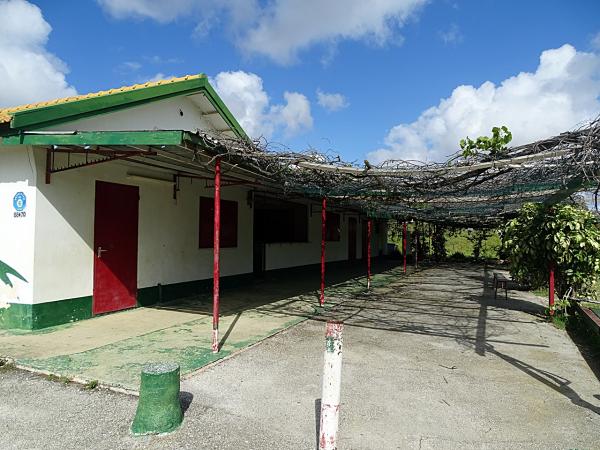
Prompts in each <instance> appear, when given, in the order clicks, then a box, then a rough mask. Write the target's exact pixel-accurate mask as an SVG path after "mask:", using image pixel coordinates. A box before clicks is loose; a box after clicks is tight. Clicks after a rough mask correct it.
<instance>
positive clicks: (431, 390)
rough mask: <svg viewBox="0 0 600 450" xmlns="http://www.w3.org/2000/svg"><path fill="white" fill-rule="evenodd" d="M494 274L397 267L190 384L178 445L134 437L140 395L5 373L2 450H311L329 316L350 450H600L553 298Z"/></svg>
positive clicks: (584, 371)
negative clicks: (508, 284)
mask: <svg viewBox="0 0 600 450" xmlns="http://www.w3.org/2000/svg"><path fill="white" fill-rule="evenodd" d="M486 278H487V279H489V278H491V274H490V273H487V274H486V273H485V272H484V270H483V269H478V268H473V267H469V266H454V267H438V268H432V269H427V270H423V271H421V272H418V273H415V274H413V275H411V276H409V277H403V276H401V275H400V274H399V270H398V269H393V270H391V271H388V272H386V273H385V274H382V275H381V276H380V278H379V279H378V280H377V281H376V282H375V283H374V285H375V289H374V291H373V293H371V294H369V295H361V293H357V292H355V293H348V294H347V295H346V301H345V302H344V303H343V304H342V305H340V306H338V307H337V308H335V309H334V310H331V311H329V312H328V313H327V317H324V316H319V317H317V318H316V319H313V320H308V321H304V322H303V323H300V324H299V325H297V326H295V327H292V328H290V329H288V330H287V331H285V332H283V333H280V334H278V335H276V336H274V337H272V338H270V339H267V340H265V341H263V342H262V343H261V344H260V345H257V346H254V347H252V348H250V349H248V350H247V351H244V352H242V353H239V354H238V355H236V356H235V357H233V358H230V359H227V360H226V361H223V362H221V363H219V364H216V365H213V366H211V367H209V368H207V369H206V370H204V371H202V372H199V373H197V374H194V375H192V376H190V377H188V378H186V379H184V380H183V382H182V390H183V391H184V392H183V393H182V399H183V400H184V404H185V406H186V408H187V410H186V419H185V422H184V425H183V427H182V428H181V429H180V430H179V431H177V432H176V433H174V434H172V435H168V436H159V437H144V438H133V437H131V436H129V434H128V431H127V427H128V425H129V423H130V420H131V418H132V417H133V414H134V411H135V399H134V398H132V397H128V396H125V395H117V394H113V393H109V392H106V391H97V392H93V393H87V392H83V391H81V390H80V388H77V387H74V386H67V387H65V386H62V385H61V384H58V383H50V382H47V381H45V380H43V379H39V378H38V379H34V378H32V376H31V375H28V374H22V373H19V372H4V373H2V374H0V398H2V399H3V402H0V431H1V432H0V448H41V447H44V448H45V449H48V448H83V447H93V448H199V447H203V448H219V449H229V448H231V449H241V448H244V449H246V448H248V449H254V448H261V449H271V448H273V449H281V448H290V449H304V448H306V449H310V448H315V442H316V441H315V439H316V423H318V417H317V414H316V412H317V411H318V404H319V397H320V389H321V369H322V362H323V360H322V352H323V348H324V323H323V321H324V320H326V319H327V318H328V317H332V318H336V319H343V320H345V322H346V329H345V335H344V345H345V351H344V364H343V375H342V376H343V382H342V409H341V423H340V448H353V449H392V448H408V449H413V448H414V449H426V448H436V449H440V448H442V449H446V448H448V449H454V448H461V449H464V448H467V449H468V448H491V449H507V448H528V449H529V448H535V449H554V448H556V449H565V448H579V449H594V448H600V431H599V430H600V383H599V382H598V378H596V376H595V375H594V373H593V371H592V370H591V369H590V367H589V366H588V364H587V363H586V361H585V359H584V358H583V357H582V354H581V353H580V351H579V349H578V348H577V346H575V345H574V344H573V342H572V341H571V339H570V338H569V336H568V335H567V334H566V333H565V332H564V331H561V330H558V329H556V328H555V327H554V326H552V325H551V324H549V323H546V322H545V321H544V320H543V319H542V318H541V316H540V314H541V312H542V311H543V307H544V305H543V303H544V299H539V298H536V297H533V296H532V295H530V294H527V293H523V292H515V291H510V292H509V300H508V301H505V300H504V298H503V296H499V298H498V300H497V301H494V300H493V293H492V292H491V290H490V289H488V288H485V280H486ZM42 405H43V406H42ZM91 430H93V431H91Z"/></svg>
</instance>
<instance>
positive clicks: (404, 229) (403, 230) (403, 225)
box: [402, 222, 406, 273]
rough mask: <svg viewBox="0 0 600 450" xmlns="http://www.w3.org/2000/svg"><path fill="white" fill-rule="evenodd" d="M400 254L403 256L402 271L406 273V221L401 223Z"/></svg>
mask: <svg viewBox="0 0 600 450" xmlns="http://www.w3.org/2000/svg"><path fill="white" fill-rule="evenodd" d="M402 256H403V258H404V273H406V222H404V223H403V224H402Z"/></svg>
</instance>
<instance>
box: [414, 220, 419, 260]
mask: <svg viewBox="0 0 600 450" xmlns="http://www.w3.org/2000/svg"><path fill="white" fill-rule="evenodd" d="M418 224H419V222H417V221H415V269H416V268H417V267H418V266H419V228H418Z"/></svg>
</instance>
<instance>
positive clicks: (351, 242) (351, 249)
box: [348, 217, 356, 261]
mask: <svg viewBox="0 0 600 450" xmlns="http://www.w3.org/2000/svg"><path fill="white" fill-rule="evenodd" d="M348 259H349V260H350V261H354V260H355V259H356V219H355V218H354V217H350V218H348Z"/></svg>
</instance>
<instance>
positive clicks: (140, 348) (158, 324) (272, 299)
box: [0, 261, 390, 391]
mask: <svg viewBox="0 0 600 450" xmlns="http://www.w3.org/2000/svg"><path fill="white" fill-rule="evenodd" d="M363 266H364V264H361V263H360V262H357V263H356V264H346V263H342V264H339V263H338V264H331V265H330V267H329V269H328V273H327V280H328V282H329V285H330V286H329V287H328V289H327V300H328V302H327V305H326V306H327V307H330V306H331V305H332V304H335V303H337V302H339V301H341V300H342V298H343V297H344V295H347V294H350V293H352V292H360V291H363V290H364V289H365V283H366V281H365V280H364V277H363V276H362V275H364V272H365V268H364V267H363ZM386 267H390V263H389V262H386V261H379V262H378V263H377V265H376V268H378V269H379V270H383V269H384V268H386ZM319 276H320V275H319V272H318V271H315V270H314V269H313V268H308V269H299V270H298V271H297V272H296V273H294V274H291V273H289V272H284V273H276V274H272V275H270V276H268V277H267V278H265V279H263V280H260V281H257V282H255V283H253V284H250V285H246V286H243V287H240V288H236V289H226V290H224V291H222V294H221V309H220V313H221V317H220V324H219V325H220V326H219V328H220V345H221V351H220V352H219V353H218V354H214V353H213V352H212V349H211V337H212V296H211V295H209V294H205V295H199V296H194V297H189V298H182V299H179V300H177V301H175V302H171V303H167V304H164V305H158V306H156V307H150V308H137V309H132V310H129V311H123V312H119V313H114V314H108V315H103V316H100V317H97V318H94V319H91V320H86V321H81V322H76V323H71V324H67V325H61V326H57V327H51V328H48V329H44V330H40V331H35V332H23V331H17V332H15V331H0V357H9V358H11V359H13V360H15V362H16V363H17V364H18V365H19V366H21V367H26V368H31V369H34V370H39V371H43V372H47V373H52V374H55V375H57V376H64V377H69V378H74V379H76V380H81V381H90V380H97V381H99V382H100V383H101V384H104V385H109V386H113V387H119V388H124V389H126V390H131V391H135V390H137V389H138V385H139V376H140V371H141V368H142V366H143V365H144V364H145V363H147V362H153V361H165V360H169V361H175V362H177V363H179V364H180V366H181V371H182V373H183V374H186V373H190V372H192V371H194V370H197V369H199V368H201V367H204V366H206V365H207V364H210V363H212V362H214V361H217V360H219V359H222V358H225V357H227V356H229V355H231V354H232V353H234V352H236V351H239V350H240V349H243V348H246V347H248V346H250V345H253V344H256V343H257V342H260V341H261V340H263V339H265V338H267V337H269V336H272V335H273V334H276V333H278V332H280V331H281V330H284V329H286V328H288V327H290V326H292V325H295V324H297V323H299V322H301V321H303V320H306V319H307V318H308V317H312V316H314V315H315V314H318V313H319V310H318V297H317V292H316V290H315V287H318V286H319ZM376 276H379V277H385V276H386V275H385V274H381V275H376Z"/></svg>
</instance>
